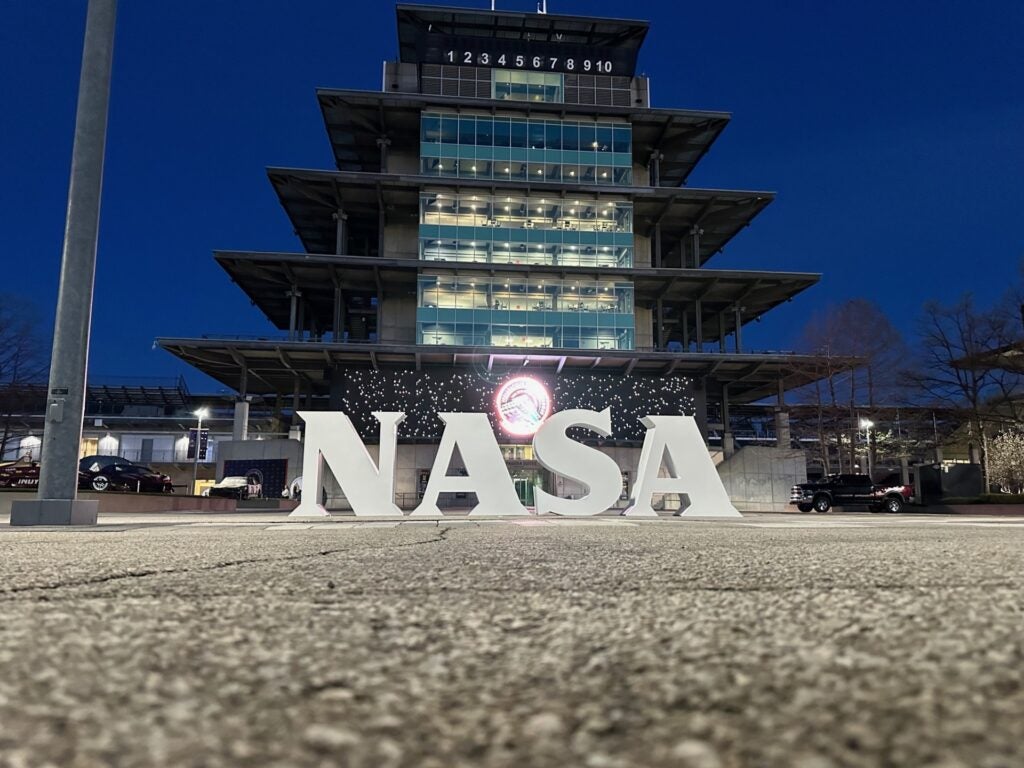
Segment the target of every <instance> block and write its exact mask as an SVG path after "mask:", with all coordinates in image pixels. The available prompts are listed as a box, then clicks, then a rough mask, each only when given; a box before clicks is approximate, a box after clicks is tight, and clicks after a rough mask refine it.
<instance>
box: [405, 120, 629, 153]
mask: <svg viewBox="0 0 1024 768" xmlns="http://www.w3.org/2000/svg"><path fill="white" fill-rule="evenodd" d="M420 141H421V142H422V143H425V144H430V143H434V144H459V145H463V146H472V145H475V146H482V147H512V148H520V149H563V150H572V151H577V152H578V151H590V152H621V153H625V154H632V152H633V130H632V126H630V124H629V123H613V122H589V121H577V120H542V119H540V118H522V117H497V116H491V115H460V114H441V113H436V112H424V113H423V115H422V116H421V117H420Z"/></svg>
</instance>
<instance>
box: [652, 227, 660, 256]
mask: <svg viewBox="0 0 1024 768" xmlns="http://www.w3.org/2000/svg"><path fill="white" fill-rule="evenodd" d="M653 246H654V266H655V267H661V222H660V221H659V222H658V223H657V224H655V225H654V243H653Z"/></svg>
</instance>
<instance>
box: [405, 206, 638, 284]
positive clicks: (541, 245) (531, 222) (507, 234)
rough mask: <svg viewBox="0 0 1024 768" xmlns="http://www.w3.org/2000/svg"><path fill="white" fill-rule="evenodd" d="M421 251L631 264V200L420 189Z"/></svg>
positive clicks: (504, 260) (450, 256)
mask: <svg viewBox="0 0 1024 768" xmlns="http://www.w3.org/2000/svg"><path fill="white" fill-rule="evenodd" d="M419 249H420V258H421V259H424V260H427V261H468V262H482V263H489V264H549V265H569V266H588V267H589V266H593V267H631V266H633V205H632V203H630V202H628V201H626V200H621V199H604V198H597V197H591V198H583V197H570V198H564V199H563V198H546V197H540V196H534V197H525V196H523V195H521V194H507V195H503V194H495V195H473V194H468V193H461V194H460V193H451V192H444V193H442V192H424V193H422V194H421V195H420V226H419Z"/></svg>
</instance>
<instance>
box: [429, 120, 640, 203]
mask: <svg viewBox="0 0 1024 768" xmlns="http://www.w3.org/2000/svg"><path fill="white" fill-rule="evenodd" d="M420 163H421V170H422V172H423V173H424V174H425V175H428V176H440V177H448V178H472V179H495V180H502V179H515V180H518V181H527V180H529V181H548V182H557V183H571V184H606V185H629V184H632V183H633V139H632V128H631V126H630V125H629V123H625V122H622V123H616V122H585V121H576V120H542V119H539V118H536V119H534V118H519V117H498V116H492V115H464V114H442V113H439V112H424V113H423V115H422V117H421V120H420Z"/></svg>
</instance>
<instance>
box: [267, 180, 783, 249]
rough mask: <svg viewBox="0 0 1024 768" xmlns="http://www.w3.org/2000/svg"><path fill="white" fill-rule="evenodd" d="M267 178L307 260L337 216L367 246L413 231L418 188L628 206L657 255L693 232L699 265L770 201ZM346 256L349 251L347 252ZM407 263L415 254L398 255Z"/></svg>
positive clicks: (702, 193)
mask: <svg viewBox="0 0 1024 768" xmlns="http://www.w3.org/2000/svg"><path fill="white" fill-rule="evenodd" d="M267 175H268V176H269V178H270V182H271V184H273V186H274V190H275V192H277V196H278V198H279V200H280V201H281V205H282V207H283V208H284V210H285V212H286V213H287V214H288V218H289V219H291V222H292V226H293V228H294V229H295V233H296V234H297V235H298V237H299V239H300V240H301V241H302V245H303V247H304V248H305V249H306V250H307V251H308V252H310V253H321V254H328V253H336V250H337V237H336V234H337V214H338V211H339V210H344V212H345V215H346V216H347V217H348V218H347V226H348V227H349V230H350V232H351V233H352V234H353V235H355V236H357V237H359V236H361V237H362V238H364V239H368V241H375V239H376V237H377V232H378V229H379V227H380V224H381V223H382V219H381V214H382V213H383V222H384V223H392V224H393V223H399V224H413V225H415V224H417V223H418V222H419V206H420V193H421V191H423V190H424V189H431V188H438V189H444V190H445V191H451V190H457V191H462V190H466V191H467V192H468V193H473V192H477V193H480V194H501V193H507V192H512V193H513V194H518V195H531V194H536V195H546V196H550V197H560V196H563V197H565V198H567V199H572V197H573V196H574V195H578V196H585V197H595V196H596V197H597V198H598V199H608V200H615V199H618V200H621V199H624V198H625V199H628V200H631V201H632V203H633V222H634V224H633V228H634V231H635V232H636V233H637V234H639V235H642V236H644V237H651V236H653V234H654V232H655V228H656V227H657V228H660V231H661V238H662V243H663V248H666V249H667V247H669V246H671V244H673V243H678V242H682V241H687V242H688V241H689V238H690V237H691V233H692V231H693V230H694V228H698V229H699V230H700V231H701V235H700V261H701V263H702V264H703V263H704V262H706V261H707V260H708V259H709V258H711V256H713V255H714V254H716V253H718V252H719V251H721V250H722V249H723V248H724V247H725V246H726V244H727V243H728V242H729V241H730V240H732V238H733V237H735V236H736V235H737V234H738V233H739V232H740V231H742V230H743V229H744V228H746V227H747V226H749V225H750V223H751V221H753V219H754V217H755V216H757V215H758V214H759V213H760V212H761V211H762V210H764V209H765V208H766V207H767V206H768V205H769V204H770V203H771V202H772V200H773V199H774V197H775V196H774V194H773V193H772V192H762V191H747V190H723V189H695V188H689V187H686V188H665V187H598V186H595V185H592V184H591V185H586V184H577V185H567V184H555V183H551V182H511V181H509V182H501V183H497V182H494V181H491V180H475V179H439V178H437V177H433V176H416V175H404V174H389V173H356V172H346V171H317V170H306V169H299V168H268V169H267ZM349 250H351V249H349ZM399 255H401V256H408V257H410V258H412V257H414V256H415V254H412V253H410V254H399Z"/></svg>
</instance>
